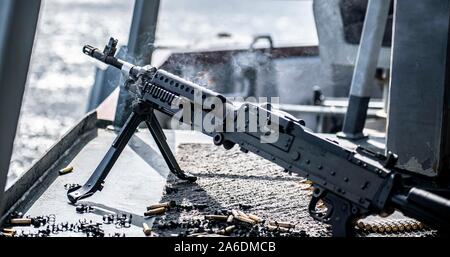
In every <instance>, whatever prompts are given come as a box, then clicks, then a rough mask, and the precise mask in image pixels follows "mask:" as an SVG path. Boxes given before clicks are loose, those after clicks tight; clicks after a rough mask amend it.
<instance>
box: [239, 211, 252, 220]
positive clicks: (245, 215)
mask: <svg viewBox="0 0 450 257" xmlns="http://www.w3.org/2000/svg"><path fill="white" fill-rule="evenodd" d="M237 212H238V214H239V216H241V217H244V218H246V219H250V217H249V216H248V215H247V214H246V213H245V212H242V211H237Z"/></svg>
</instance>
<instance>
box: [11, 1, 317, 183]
mask: <svg viewBox="0 0 450 257" xmlns="http://www.w3.org/2000/svg"><path fill="white" fill-rule="evenodd" d="M133 7H134V1H132V0H95V1H92V0H72V1H67V0H43V5H42V8H41V15H40V20H39V24H38V30H37V34H36V40H35V46H34V50H33V56H32V60H31V66H30V71H29V76H28V82H27V89H26V92H25V96H24V101H23V106H22V112H21V117H20V121H19V126H18V131H17V136H16V140H15V144H14V152H13V156H12V161H11V165H10V171H9V174H8V184H11V183H13V182H14V180H15V179H17V178H18V177H19V176H20V175H21V174H22V173H23V172H24V171H25V170H26V169H27V168H29V167H30V166H31V165H32V163H33V162H34V161H35V160H37V159H38V158H39V157H41V156H42V155H43V154H44V153H45V152H46V151H47V150H48V149H49V148H50V147H51V146H52V145H53V144H54V143H56V142H57V141H58V139H59V138H60V137H61V136H62V135H63V134H64V133H66V132H67V131H68V130H69V129H70V128H71V127H72V126H73V125H75V124H76V122H77V121H78V120H80V119H81V118H82V117H83V115H84V114H85V113H86V108H87V102H88V98H89V92H90V89H91V87H92V85H93V83H94V76H95V73H94V70H95V67H96V65H98V63H96V62H94V61H92V60H90V59H89V58H88V57H86V56H85V55H83V54H82V53H81V48H82V46H83V45H85V44H91V45H94V46H98V47H102V46H103V45H104V44H105V43H106V42H107V40H108V39H109V37H110V36H114V37H116V38H118V39H119V40H120V41H121V42H122V43H126V42H127V39H128V31H129V29H130V25H131V19H132V13H133ZM223 32H227V33H230V34H231V35H232V40H231V41H230V40H229V41H227V42H226V44H250V42H251V41H252V38H253V37H254V36H255V35H259V34H270V35H271V36H272V37H273V38H274V42H275V45H304V44H309V45H311V44H317V42H318V39H317V34H316V31H315V24H314V17H313V14H312V1H309V0H304V1H292V0H290V1H277V0H272V1H268V0H267V1H263V0H244V1H242V0H227V1H220V0H162V1H161V7H160V15H159V19H158V29H157V35H156V38H157V39H156V45H157V46H170V47H183V48H195V47H199V46H202V47H205V46H210V45H212V44H221V43H222V44H221V45H223V42H220V40H219V39H218V38H217V34H218V33H223Z"/></svg>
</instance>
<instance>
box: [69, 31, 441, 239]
mask: <svg viewBox="0 0 450 257" xmlns="http://www.w3.org/2000/svg"><path fill="white" fill-rule="evenodd" d="M116 45H117V40H115V39H113V38H111V40H110V42H109V44H108V45H107V46H106V48H105V50H104V51H100V50H99V49H96V48H94V47H92V46H85V47H84V49H83V52H84V53H85V54H87V55H89V56H91V57H93V58H95V59H97V60H100V61H101V62H104V63H106V64H108V65H112V66H114V67H116V68H117V69H120V70H121V71H122V72H123V74H124V75H125V76H126V77H127V78H128V81H127V85H129V88H130V90H131V91H132V92H134V93H135V94H136V96H137V97H136V100H135V102H134V105H133V113H132V114H131V116H130V118H129V119H128V121H127V122H126V124H125V126H124V128H123V129H122V131H121V132H120V134H119V135H118V138H117V139H116V141H115V142H114V143H113V145H112V147H111V149H110V150H109V152H108V153H107V154H106V156H105V157H104V159H103V160H102V162H101V163H100V165H99V166H98V167H97V169H96V170H95V171H94V173H93V174H92V176H91V177H90V178H89V180H88V182H87V183H86V184H85V185H84V186H82V187H78V188H74V189H72V190H70V191H69V192H68V198H69V200H70V201H71V202H72V203H76V202H77V201H78V200H80V199H83V198H86V197H89V196H91V195H92V194H94V193H95V192H96V191H98V190H101V189H102V186H103V183H104V180H105V178H106V176H107V175H108V173H109V171H110V170H111V168H112V166H113V165H114V163H115V161H116V160H117V158H118V157H119V155H120V153H121V152H122V150H123V149H124V147H125V146H126V144H127V143H128V141H129V140H130V138H131V137H132V135H133V133H134V132H135V130H136V128H137V127H138V126H139V125H140V123H142V122H145V123H146V124H147V126H148V128H149V129H150V132H151V134H152V136H153V137H154V139H155V141H156V143H157V145H158V147H159V148H160V150H161V153H162V155H163V157H164V159H165V161H166V162H167V164H168V166H169V168H170V170H171V172H173V173H174V174H175V175H176V176H177V177H178V178H180V179H183V180H188V181H191V182H195V181H196V178H195V177H193V176H191V175H189V174H187V173H185V172H183V171H182V170H181V168H180V167H179V165H178V164H177V161H176V159H175V157H174V156H173V154H172V152H171V150H170V148H169V146H168V145H167V142H166V138H165V136H164V133H163V130H162V129H161V126H160V124H159V123H158V121H157V119H156V117H155V115H154V111H155V110H158V111H161V112H163V113H165V114H167V115H169V116H174V115H176V113H177V110H175V109H179V108H174V103H175V102H176V101H179V100H184V101H185V102H187V103H190V104H191V105H194V104H195V101H196V96H197V97H200V99H202V100H206V99H208V98H210V97H214V98H216V99H220V101H221V103H222V104H224V105H225V106H227V107H228V108H226V109H227V110H229V111H226V112H224V113H222V114H223V115H217V116H215V119H216V120H218V121H219V125H218V127H223V126H225V124H226V123H227V121H230V120H233V121H236V120H237V119H238V117H239V114H243V117H245V119H244V120H245V122H244V124H245V125H244V127H245V128H248V124H249V121H250V120H253V118H255V119H256V120H258V118H260V116H261V113H265V114H267V115H268V117H271V118H276V119H267V121H268V122H267V123H266V124H262V123H258V125H257V126H258V128H259V130H258V132H254V131H248V130H246V129H243V130H242V131H239V132H236V131H233V132H226V131H225V132H220V130H218V132H211V131H202V132H203V133H205V134H207V135H208V136H211V137H212V138H213V139H214V143H215V144H216V145H217V146H224V147H225V148H226V149H227V150H229V149H231V148H233V147H234V146H235V145H239V146H240V147H241V150H242V151H243V152H253V153H255V154H257V155H259V156H261V157H263V158H265V159H267V160H269V161H271V162H273V163H276V164H278V165H279V166H281V167H283V168H285V169H286V170H287V171H289V172H292V173H297V174H299V175H301V176H303V177H305V178H307V179H309V180H311V181H313V183H314V188H315V190H314V193H313V196H312V200H311V202H310V205H309V212H310V214H311V215H312V217H313V218H314V219H316V220H319V221H322V222H325V223H327V224H330V225H331V226H332V231H333V235H334V236H351V235H352V234H353V232H354V226H355V222H356V220H357V219H359V218H363V217H365V216H368V215H388V214H391V213H393V212H394V211H395V210H399V211H401V212H403V213H404V214H405V215H407V216H410V217H412V218H415V219H418V220H420V221H422V222H424V223H426V224H427V225H429V226H431V227H433V228H436V229H438V230H442V231H448V230H449V228H450V219H449V217H450V201H449V200H448V199H446V198H444V197H441V196H439V195H437V194H434V193H431V192H430V191H427V190H425V189H423V188H418V187H416V186H415V185H417V184H418V183H417V181H426V182H424V183H428V184H433V182H432V181H430V179H429V178H426V177H418V176H419V175H414V174H412V173H410V172H408V171H405V170H402V169H399V168H397V167H395V165H396V162H397V159H398V157H397V156H396V155H395V154H392V153H388V154H387V156H386V155H384V154H380V153H375V152H372V151H370V150H368V149H364V148H362V147H358V148H357V149H356V150H350V149H348V148H346V147H343V146H341V145H339V143H338V142H335V141H333V140H330V139H327V138H325V137H321V136H319V135H316V134H314V133H312V132H310V131H309V130H308V129H307V128H306V127H305V123H304V122H303V121H301V120H298V119H295V118H294V117H292V116H290V115H288V114H284V113H281V112H278V111H276V110H271V108H270V106H267V107H266V108H263V107H261V106H259V105H255V104H251V103H245V104H243V105H241V106H235V105H234V104H233V103H232V102H230V101H228V100H227V99H226V98H225V97H224V96H222V95H220V94H218V93H216V92H213V91H211V90H208V89H206V88H204V87H201V86H199V85H196V84H194V83H192V82H188V81H186V80H184V79H182V78H180V77H177V76H175V75H173V74H171V73H169V72H167V71H164V70H160V69H157V68H154V67H151V66H146V67H140V66H135V65H132V64H130V63H127V62H125V61H122V60H119V59H117V58H116V57H115V52H116ZM132 88H133V89H132ZM208 109H209V108H206V109H205V108H202V109H201V110H202V112H203V115H207V114H208V113H209V112H208V111H210V110H208ZM269 120H270V121H271V120H276V122H269ZM183 122H185V123H190V122H191V121H189V120H184V121H183ZM263 126H266V127H267V126H268V127H270V128H271V131H273V129H274V128H275V129H277V131H278V140H276V141H274V142H270V143H267V142H263V141H262V139H263V137H264V136H267V134H270V132H269V133H267V128H266V129H263V128H262V127H263ZM241 129H242V128H241ZM320 201H323V202H324V203H325V205H326V207H327V211H326V212H320V211H318V208H317V205H318V203H319V202H320Z"/></svg>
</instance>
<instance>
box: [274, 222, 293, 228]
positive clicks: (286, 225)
mask: <svg viewBox="0 0 450 257" xmlns="http://www.w3.org/2000/svg"><path fill="white" fill-rule="evenodd" d="M269 225H271V226H275V227H281V228H295V224H292V223H289V222H278V221H271V222H270V223H269Z"/></svg>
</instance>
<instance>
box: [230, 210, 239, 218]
mask: <svg viewBox="0 0 450 257" xmlns="http://www.w3.org/2000/svg"><path fill="white" fill-rule="evenodd" d="M231 214H233V216H234V217H239V212H238V211H236V210H231Z"/></svg>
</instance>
